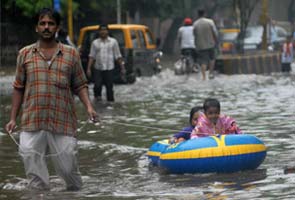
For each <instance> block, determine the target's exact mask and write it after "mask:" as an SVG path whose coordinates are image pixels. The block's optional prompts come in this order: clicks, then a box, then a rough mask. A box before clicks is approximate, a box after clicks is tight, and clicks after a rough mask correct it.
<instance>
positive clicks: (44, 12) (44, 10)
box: [34, 8, 61, 26]
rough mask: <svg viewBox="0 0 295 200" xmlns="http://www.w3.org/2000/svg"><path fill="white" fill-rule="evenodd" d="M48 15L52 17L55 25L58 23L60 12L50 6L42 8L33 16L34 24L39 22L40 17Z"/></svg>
mask: <svg viewBox="0 0 295 200" xmlns="http://www.w3.org/2000/svg"><path fill="white" fill-rule="evenodd" d="M45 15H48V16H49V17H51V18H53V19H54V21H55V23H56V25H57V26H59V25H60V21H61V17H60V14H59V13H58V12H56V11H54V10H52V9H50V8H42V9H41V10H40V11H39V12H38V13H37V14H36V15H35V16H34V24H35V25H37V24H38V22H39V19H40V17H43V16H45Z"/></svg>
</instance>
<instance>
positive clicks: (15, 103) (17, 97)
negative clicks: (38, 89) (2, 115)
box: [5, 88, 24, 133]
mask: <svg viewBox="0 0 295 200" xmlns="http://www.w3.org/2000/svg"><path fill="white" fill-rule="evenodd" d="M23 96H24V91H23V90H20V89H16V88H14V89H13V93H12V107H11V113H10V121H9V122H8V123H7V124H6V126H5V130H6V131H7V132H8V133H11V132H12V131H13V129H14V128H15V127H16V118H17V116H18V113H19V110H20V107H21V104H22V101H23Z"/></svg>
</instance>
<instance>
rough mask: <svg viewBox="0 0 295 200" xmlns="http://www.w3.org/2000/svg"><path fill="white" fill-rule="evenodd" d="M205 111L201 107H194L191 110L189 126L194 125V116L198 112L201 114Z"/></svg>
mask: <svg viewBox="0 0 295 200" xmlns="http://www.w3.org/2000/svg"><path fill="white" fill-rule="evenodd" d="M201 110H203V108H202V107H201V106H196V107H193V108H192V109H191V112H190V115H189V124H190V125H192V119H193V116H194V114H195V113H196V112H199V111H201Z"/></svg>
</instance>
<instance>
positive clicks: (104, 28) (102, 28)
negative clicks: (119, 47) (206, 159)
mask: <svg viewBox="0 0 295 200" xmlns="http://www.w3.org/2000/svg"><path fill="white" fill-rule="evenodd" d="M98 30H99V31H100V30H109V26H108V25H107V24H101V25H99V28H98Z"/></svg>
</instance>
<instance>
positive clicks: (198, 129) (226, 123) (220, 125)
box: [191, 113, 242, 139]
mask: <svg viewBox="0 0 295 200" xmlns="http://www.w3.org/2000/svg"><path fill="white" fill-rule="evenodd" d="M241 133H242V132H241V130H240V129H239V128H238V127H237V126H236V124H235V120H234V119H233V118H231V117H229V116H226V115H222V114H220V115H219V118H218V120H217V123H216V125H214V124H213V123H211V122H210V120H209V119H208V118H207V117H206V115H205V114H204V113H201V114H200V116H199V118H198V123H197V125H196V126H195V129H194V130H193V132H192V134H191V139H192V138H197V137H205V136H210V135H216V134H241Z"/></svg>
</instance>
